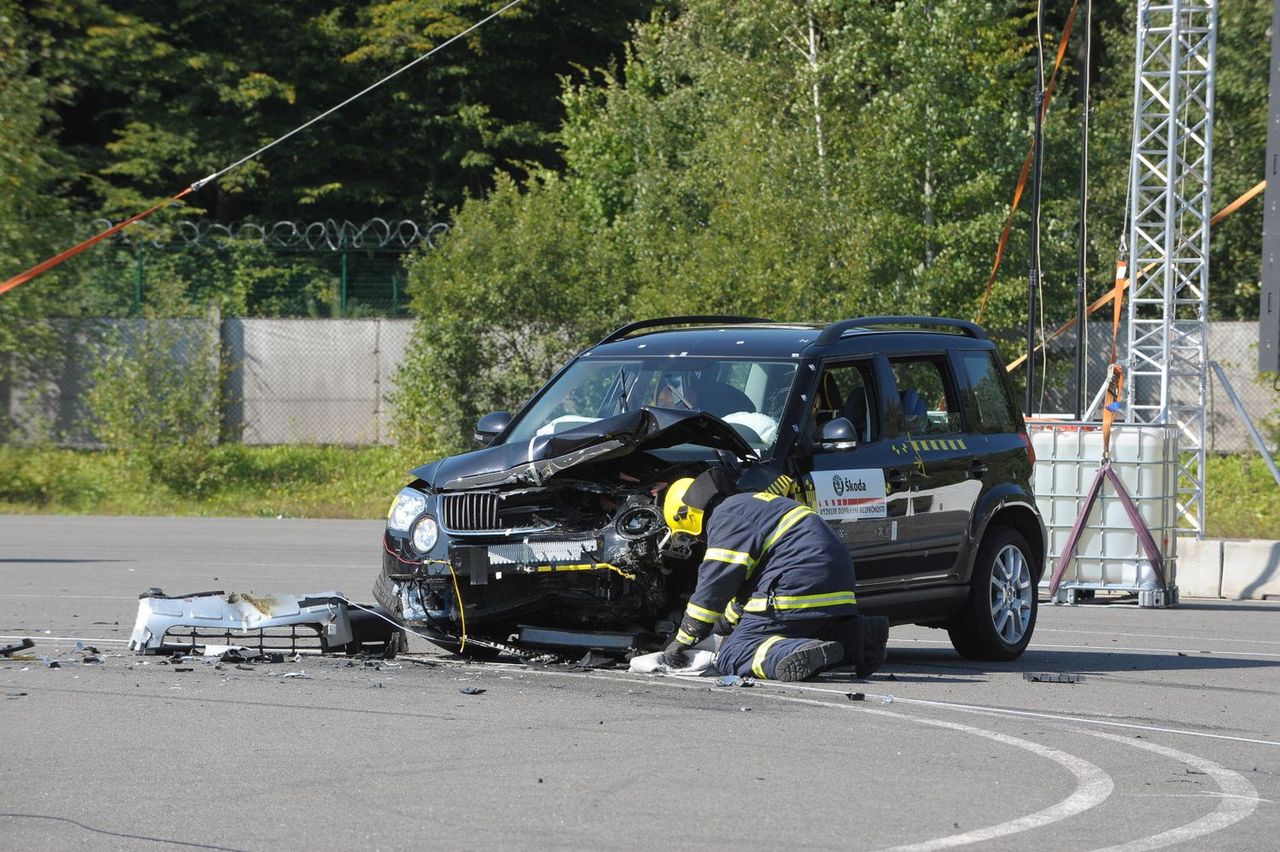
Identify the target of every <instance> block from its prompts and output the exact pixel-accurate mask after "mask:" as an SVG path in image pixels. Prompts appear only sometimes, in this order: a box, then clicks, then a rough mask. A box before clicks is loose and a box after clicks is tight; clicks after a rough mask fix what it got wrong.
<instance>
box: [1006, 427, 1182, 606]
mask: <svg viewBox="0 0 1280 852" xmlns="http://www.w3.org/2000/svg"><path fill="white" fill-rule="evenodd" d="M1027 431H1028V432H1029V433H1030V434H1031V441H1032V445H1033V446H1034V447H1035V451H1036V465H1035V477H1034V488H1035V494H1036V503H1037V504H1038V505H1039V507H1040V512H1041V514H1042V515H1043V516H1044V521H1045V527H1046V528H1047V530H1048V533H1049V548H1048V550H1049V554H1048V555H1049V561H1048V564H1047V566H1046V570H1045V573H1044V578H1043V582H1042V584H1041V585H1042V586H1044V587H1047V586H1048V581H1049V577H1050V576H1051V575H1052V573H1053V569H1054V568H1055V567H1056V566H1057V563H1058V557H1059V556H1060V555H1061V554H1062V552H1063V550H1064V549H1065V548H1066V544H1067V540H1068V538H1069V537H1070V535H1071V529H1072V527H1073V526H1074V524H1075V522H1076V516H1077V515H1078V514H1079V512H1080V509H1081V507H1082V506H1083V504H1084V498H1085V496H1086V495H1087V493H1088V490H1089V487H1090V486H1091V485H1092V484H1093V480H1094V477H1095V476H1096V475H1097V473H1098V469H1099V466H1100V464H1101V461H1102V428H1101V426H1100V425H1099V424H1097V423H1078V422H1072V421H1054V420H1038V421H1031V422H1028V424H1027ZM1111 467H1112V469H1114V470H1115V472H1116V473H1117V474H1119V476H1120V481H1121V482H1122V483H1124V487H1125V490H1126V491H1127V492H1128V493H1129V496H1130V497H1131V498H1133V502H1134V504H1135V505H1136V506H1137V508H1138V514H1139V515H1140V516H1141V517H1142V519H1143V521H1144V522H1145V523H1146V525H1147V529H1148V530H1150V531H1151V537H1152V538H1153V539H1155V542H1156V546H1157V547H1158V548H1159V549H1160V553H1161V556H1162V557H1163V560H1164V566H1165V577H1166V580H1167V582H1168V584H1169V585H1170V586H1172V585H1173V584H1174V578H1175V576H1176V575H1175V564H1176V560H1177V541H1178V537H1177V525H1178V507H1177V495H1178V432H1177V427H1176V426H1173V425H1160V424H1133V423H1118V424H1116V425H1115V426H1114V427H1113V428H1112V432H1111ZM1159 585H1160V584H1159V581H1158V579H1157V577H1156V572H1155V569H1154V567H1153V566H1152V564H1151V561H1150V559H1148V557H1147V554H1146V552H1145V551H1144V550H1143V549H1142V543H1141V541H1140V539H1139V538H1138V534H1137V532H1136V531H1135V530H1134V528H1133V525H1132V524H1131V523H1130V521H1129V516H1128V513H1126V512H1125V508H1124V504H1123V503H1122V502H1121V501H1120V499H1119V497H1118V496H1117V495H1116V492H1115V489H1114V488H1113V487H1112V485H1111V483H1110V482H1104V483H1103V485H1102V491H1101V494H1100V495H1099V497H1098V499H1097V501H1096V502H1095V503H1094V505H1093V508H1092V510H1091V511H1090V512H1089V517H1088V518H1087V519H1086V520H1085V524H1084V528H1083V529H1082V530H1081V534H1080V539H1079V541H1078V542H1077V545H1076V550H1075V555H1074V556H1073V557H1072V560H1071V563H1070V564H1069V565H1068V567H1067V570H1066V572H1065V573H1064V574H1063V581H1062V588H1064V589H1093V590H1101V591H1116V592H1139V591H1144V590H1149V589H1155V588H1158V587H1159Z"/></svg>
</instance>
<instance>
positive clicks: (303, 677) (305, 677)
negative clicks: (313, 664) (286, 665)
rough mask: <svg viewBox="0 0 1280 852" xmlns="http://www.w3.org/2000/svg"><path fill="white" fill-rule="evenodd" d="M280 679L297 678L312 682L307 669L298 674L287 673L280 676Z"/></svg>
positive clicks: (297, 672)
mask: <svg viewBox="0 0 1280 852" xmlns="http://www.w3.org/2000/svg"><path fill="white" fill-rule="evenodd" d="M280 677H296V678H302V679H303V680H311V675H309V674H307V670H306V669H302V670H300V671H296V672H285V673H284V674H282V675H280Z"/></svg>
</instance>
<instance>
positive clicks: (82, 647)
mask: <svg viewBox="0 0 1280 852" xmlns="http://www.w3.org/2000/svg"><path fill="white" fill-rule="evenodd" d="M76 650H77V651H81V652H83V653H85V654H101V653H102V652H101V651H99V650H98V649H97V648H96V647H94V646H93V645H90V644H89V643H87V642H84V641H83V640H80V639H77V640H76Z"/></svg>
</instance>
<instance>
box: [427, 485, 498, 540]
mask: <svg viewBox="0 0 1280 852" xmlns="http://www.w3.org/2000/svg"><path fill="white" fill-rule="evenodd" d="M440 523H441V525H443V526H444V528H445V529H447V530H457V531H460V532H476V531H481V530H497V529H501V527H500V526H499V525H498V495H497V494H494V493H491V492H486V491H477V492H471V493H466V494H442V495H441V496H440Z"/></svg>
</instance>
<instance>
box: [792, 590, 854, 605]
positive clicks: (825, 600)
mask: <svg viewBox="0 0 1280 852" xmlns="http://www.w3.org/2000/svg"><path fill="white" fill-rule="evenodd" d="M857 602H858V599H857V598H856V597H854V594H853V592H828V593H827V594H824V595H777V596H775V597H774V599H773V607H774V609H813V608H814V607H819V606H839V605H840V604H856V603H857Z"/></svg>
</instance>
